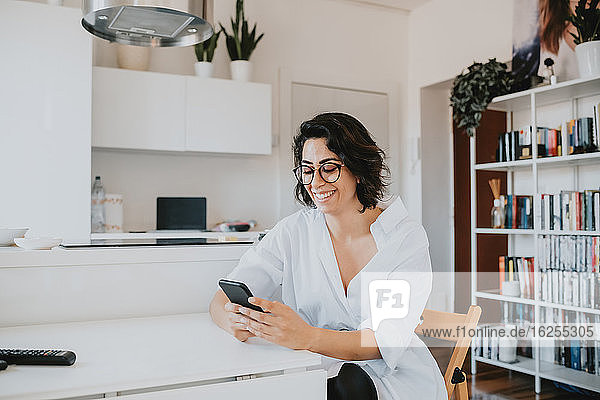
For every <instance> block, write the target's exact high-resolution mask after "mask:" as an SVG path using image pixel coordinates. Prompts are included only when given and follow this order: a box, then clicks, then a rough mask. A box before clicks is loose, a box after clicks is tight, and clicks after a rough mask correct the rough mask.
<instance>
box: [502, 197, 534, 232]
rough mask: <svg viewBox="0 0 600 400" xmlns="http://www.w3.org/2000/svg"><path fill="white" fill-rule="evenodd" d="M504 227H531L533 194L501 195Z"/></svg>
mask: <svg viewBox="0 0 600 400" xmlns="http://www.w3.org/2000/svg"><path fill="white" fill-rule="evenodd" d="M500 204H501V205H502V207H503V209H504V226H503V227H502V228H504V229H533V196H520V195H513V194H509V195H501V196H500Z"/></svg>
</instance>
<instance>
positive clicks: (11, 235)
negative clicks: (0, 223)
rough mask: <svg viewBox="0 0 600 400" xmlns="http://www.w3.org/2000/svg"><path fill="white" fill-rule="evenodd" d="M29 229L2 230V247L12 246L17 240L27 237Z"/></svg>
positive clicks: (0, 238)
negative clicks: (26, 233)
mask: <svg viewBox="0 0 600 400" xmlns="http://www.w3.org/2000/svg"><path fill="white" fill-rule="evenodd" d="M28 230H29V228H0V246H12V245H13V244H14V243H15V242H14V239H15V238H22V237H23V236H25V232H27V231H28Z"/></svg>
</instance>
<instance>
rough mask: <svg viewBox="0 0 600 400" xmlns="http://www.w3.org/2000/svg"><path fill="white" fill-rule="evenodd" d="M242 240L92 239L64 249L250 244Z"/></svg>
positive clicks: (71, 244)
mask: <svg viewBox="0 0 600 400" xmlns="http://www.w3.org/2000/svg"><path fill="white" fill-rule="evenodd" d="M252 243H253V242H252V241H244V240H235V241H233V240H226V241H223V240H218V239H215V238H166V239H94V240H90V241H89V242H87V243H66V244H62V245H61V247H63V248H65V249H89V248H99V247H100V248H101V247H135V246H207V245H208V246H210V245H230V244H234V245H235V244H252Z"/></svg>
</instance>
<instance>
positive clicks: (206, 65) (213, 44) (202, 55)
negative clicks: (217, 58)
mask: <svg viewBox="0 0 600 400" xmlns="http://www.w3.org/2000/svg"><path fill="white" fill-rule="evenodd" d="M221 32H222V31H218V32H217V33H215V34H214V35H212V36H211V38H210V39H208V40H207V41H205V42H202V43H198V44H196V45H194V51H195V53H196V60H198V61H197V62H196V63H195V64H194V71H195V72H196V76H199V77H201V78H211V77H212V76H213V72H214V64H213V63H212V60H213V57H214V55H215V50H216V48H217V45H218V42H219V36H221Z"/></svg>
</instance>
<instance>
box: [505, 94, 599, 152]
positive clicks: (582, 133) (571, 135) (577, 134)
mask: <svg viewBox="0 0 600 400" xmlns="http://www.w3.org/2000/svg"><path fill="white" fill-rule="evenodd" d="M599 106H600V105H598V106H594V116H593V117H583V118H578V119H573V120H570V121H567V122H565V123H564V124H563V125H562V126H561V127H559V128H556V129H553V128H547V127H542V126H539V127H537V128H536V144H537V153H538V154H537V156H538V158H543V157H556V156H563V155H569V154H581V153H589V152H595V151H599V150H600V137H599V136H600V133H599V130H598V120H600V118H599V116H598V112H599ZM532 131H533V129H532V127H531V126H527V127H524V128H521V129H519V130H514V131H510V132H503V133H501V134H499V135H498V147H497V148H496V161H498V162H502V161H517V160H525V159H530V158H532V156H533V152H532ZM563 133H565V140H566V142H565V143H564V144H563Z"/></svg>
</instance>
